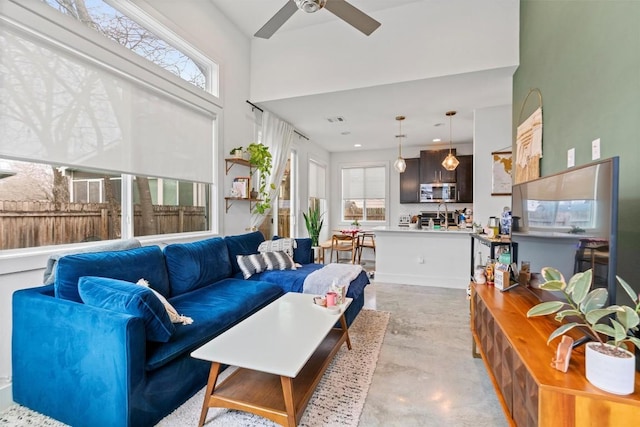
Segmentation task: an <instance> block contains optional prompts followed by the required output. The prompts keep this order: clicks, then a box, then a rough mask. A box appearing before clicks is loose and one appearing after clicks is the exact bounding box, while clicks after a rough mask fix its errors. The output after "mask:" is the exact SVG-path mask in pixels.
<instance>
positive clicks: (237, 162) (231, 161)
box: [224, 157, 262, 213]
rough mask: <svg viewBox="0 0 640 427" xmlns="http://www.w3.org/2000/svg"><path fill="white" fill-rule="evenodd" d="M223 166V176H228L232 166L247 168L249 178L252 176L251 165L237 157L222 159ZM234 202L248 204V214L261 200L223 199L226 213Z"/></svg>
mask: <svg viewBox="0 0 640 427" xmlns="http://www.w3.org/2000/svg"><path fill="white" fill-rule="evenodd" d="M224 164H225V175H228V174H229V171H230V170H231V168H232V167H233V166H234V165H240V166H244V167H247V168H249V176H250V177H251V176H253V170H254V169H253V166H252V165H251V163H249V160H246V159H242V158H237V157H230V158H227V159H224ZM236 201H240V202H249V212H251V211H253V208H254V207H255V205H256V204H257V203H258V202H261V201H262V199H253V198H249V197H225V198H224V205H225V212H226V213H228V212H229V208H230V207H231V206H233V203H234V202H236Z"/></svg>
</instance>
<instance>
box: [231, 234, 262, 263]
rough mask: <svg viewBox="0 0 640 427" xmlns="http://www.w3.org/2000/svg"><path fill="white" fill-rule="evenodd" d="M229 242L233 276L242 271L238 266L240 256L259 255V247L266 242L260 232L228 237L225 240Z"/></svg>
mask: <svg viewBox="0 0 640 427" xmlns="http://www.w3.org/2000/svg"><path fill="white" fill-rule="evenodd" d="M224 241H225V242H227V248H228V249H229V259H230V260H231V268H232V270H231V274H236V273H237V272H239V271H240V267H239V266H238V261H237V258H236V257H237V256H238V255H251V254H257V253H258V246H260V243H262V242H264V236H263V235H262V233H261V232H260V231H254V232H252V233H246V234H240V235H238V236H227V237H225V238H224Z"/></svg>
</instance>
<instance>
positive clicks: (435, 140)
mask: <svg viewBox="0 0 640 427" xmlns="http://www.w3.org/2000/svg"><path fill="white" fill-rule="evenodd" d="M440 141H442V140H441V139H440V138H433V142H440Z"/></svg>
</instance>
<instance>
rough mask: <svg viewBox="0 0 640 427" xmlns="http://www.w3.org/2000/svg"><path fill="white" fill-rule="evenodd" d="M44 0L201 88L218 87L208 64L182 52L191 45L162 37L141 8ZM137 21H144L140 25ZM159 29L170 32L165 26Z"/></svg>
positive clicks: (95, 1) (98, 1)
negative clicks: (210, 77) (209, 77)
mask: <svg viewBox="0 0 640 427" xmlns="http://www.w3.org/2000/svg"><path fill="white" fill-rule="evenodd" d="M42 1H44V2H45V3H46V4H48V5H49V6H51V7H53V8H54V9H56V10H58V11H59V12H61V13H64V14H65V15H68V16H71V17H73V18H75V19H77V20H78V21H80V22H81V23H83V24H84V25H86V26H87V27H89V28H91V29H93V30H95V31H97V32H99V33H100V34H102V35H103V36H105V37H107V38H108V39H111V40H113V41H115V42H116V43H118V44H120V45H121V46H124V47H126V48H127V49H129V50H131V51H132V52H135V53H136V54H138V55H140V56H141V57H143V58H145V59H147V60H149V61H151V62H153V63H154V64H156V65H158V66H159V67H161V68H164V69H165V70H167V71H169V72H171V73H173V74H175V75H176V76H178V77H180V78H181V79H183V80H185V81H187V82H189V83H191V84H192V85H194V86H196V87H199V88H200V89H203V90H207V87H209V88H217V84H211V83H209V84H208V82H207V80H208V78H207V75H208V74H210V73H208V70H207V68H208V67H207V66H205V65H201V64H199V63H197V62H196V61H194V60H193V59H192V58H190V57H189V55H187V54H186V53H185V52H183V50H184V49H189V48H188V46H184V43H181V42H180V41H179V40H177V38H176V36H173V37H171V38H173V39H174V41H173V44H182V45H183V46H181V47H178V48H176V47H175V46H172V45H171V44H170V43H168V42H167V41H166V40H163V38H161V37H159V36H158V35H157V34H156V33H155V32H154V31H153V30H154V28H149V27H156V26H157V24H154V22H153V21H152V20H150V18H149V17H146V16H145V15H144V14H143V13H142V12H141V11H139V10H136V9H134V8H133V7H132V6H130V5H129V6H128V7H127V5H128V3H126V2H121V1H115V2H113V3H114V5H116V6H119V7H121V8H123V9H125V13H126V14H123V13H122V12H120V11H119V10H117V9H115V8H114V7H112V6H111V5H109V4H107V3H106V2H104V1H102V0H75V1H73V2H70V1H68V0H42ZM136 20H137V21H145V22H144V24H143V25H141V24H140V23H138V22H136ZM159 31H161V32H162V33H164V34H165V36H166V35H167V30H166V29H159ZM192 54H195V53H192ZM204 71H207V73H205V72H204ZM214 94H216V93H214Z"/></svg>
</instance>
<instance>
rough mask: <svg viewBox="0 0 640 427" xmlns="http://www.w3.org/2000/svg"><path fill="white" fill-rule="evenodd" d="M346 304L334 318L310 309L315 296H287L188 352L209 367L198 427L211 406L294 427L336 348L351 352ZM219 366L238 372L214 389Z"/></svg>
mask: <svg viewBox="0 0 640 427" xmlns="http://www.w3.org/2000/svg"><path fill="white" fill-rule="evenodd" d="M346 300H347V301H346V302H345V304H343V306H342V307H341V309H342V310H341V312H340V314H339V315H338V314H333V313H331V312H329V311H328V309H326V308H322V307H317V306H314V304H313V295H310V294H301V293H296V292H290V293H288V294H285V295H283V296H282V297H280V298H279V299H277V300H276V301H274V302H272V303H271V304H269V305H268V306H266V307H264V308H263V309H262V310H260V311H258V312H257V313H254V314H253V315H252V316H250V317H248V318H247V319H245V320H243V321H242V322H240V323H238V324H237V325H235V326H233V327H232V328H231V329H229V330H227V331H225V332H224V333H222V334H220V335H218V336H217V337H216V338H214V339H213V340H211V341H209V342H208V343H207V344H205V345H203V346H202V347H200V348H198V349H197V350H195V351H194V352H193V353H191V356H193V357H195V358H198V359H203V360H207V361H210V362H212V363H211V371H210V373H209V381H208V383H207V390H206V394H205V398H204V402H203V405H202V413H201V415H200V423H199V426H202V425H203V424H204V421H205V419H206V416H207V412H208V410H209V408H210V407H222V408H230V409H237V410H241V411H247V412H252V413H255V414H257V415H260V416H263V417H265V418H268V419H270V420H273V421H274V422H276V423H279V424H282V425H286V426H296V425H297V424H298V422H299V421H300V418H302V414H303V413H304V409H305V408H306V406H307V403H309V399H310V398H311V396H312V395H313V391H314V390H315V388H316V386H317V385H318V382H320V378H321V377H322V375H323V374H324V371H325V370H326V369H327V367H328V366H329V363H330V362H331V360H332V359H333V357H334V356H335V354H336V353H337V352H338V350H339V349H340V346H341V345H342V344H343V343H344V342H346V343H347V348H349V350H350V349H351V341H350V340H349V333H348V330H347V322H346V320H345V318H344V310H346V309H347V307H348V306H349V304H351V301H352V300H351V298H347V299H346ZM338 320H339V321H340V325H341V327H342V328H341V329H335V328H334V325H335V323H336V322H337V321H338ZM223 364H224V365H231V366H237V367H238V368H239V369H237V370H236V371H235V372H233V373H232V374H231V375H229V377H228V378H227V379H225V380H224V381H223V382H222V383H221V384H219V385H218V386H217V387H215V384H216V381H217V379H218V373H219V371H220V366H221V365H223ZM214 388H215V390H214Z"/></svg>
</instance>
